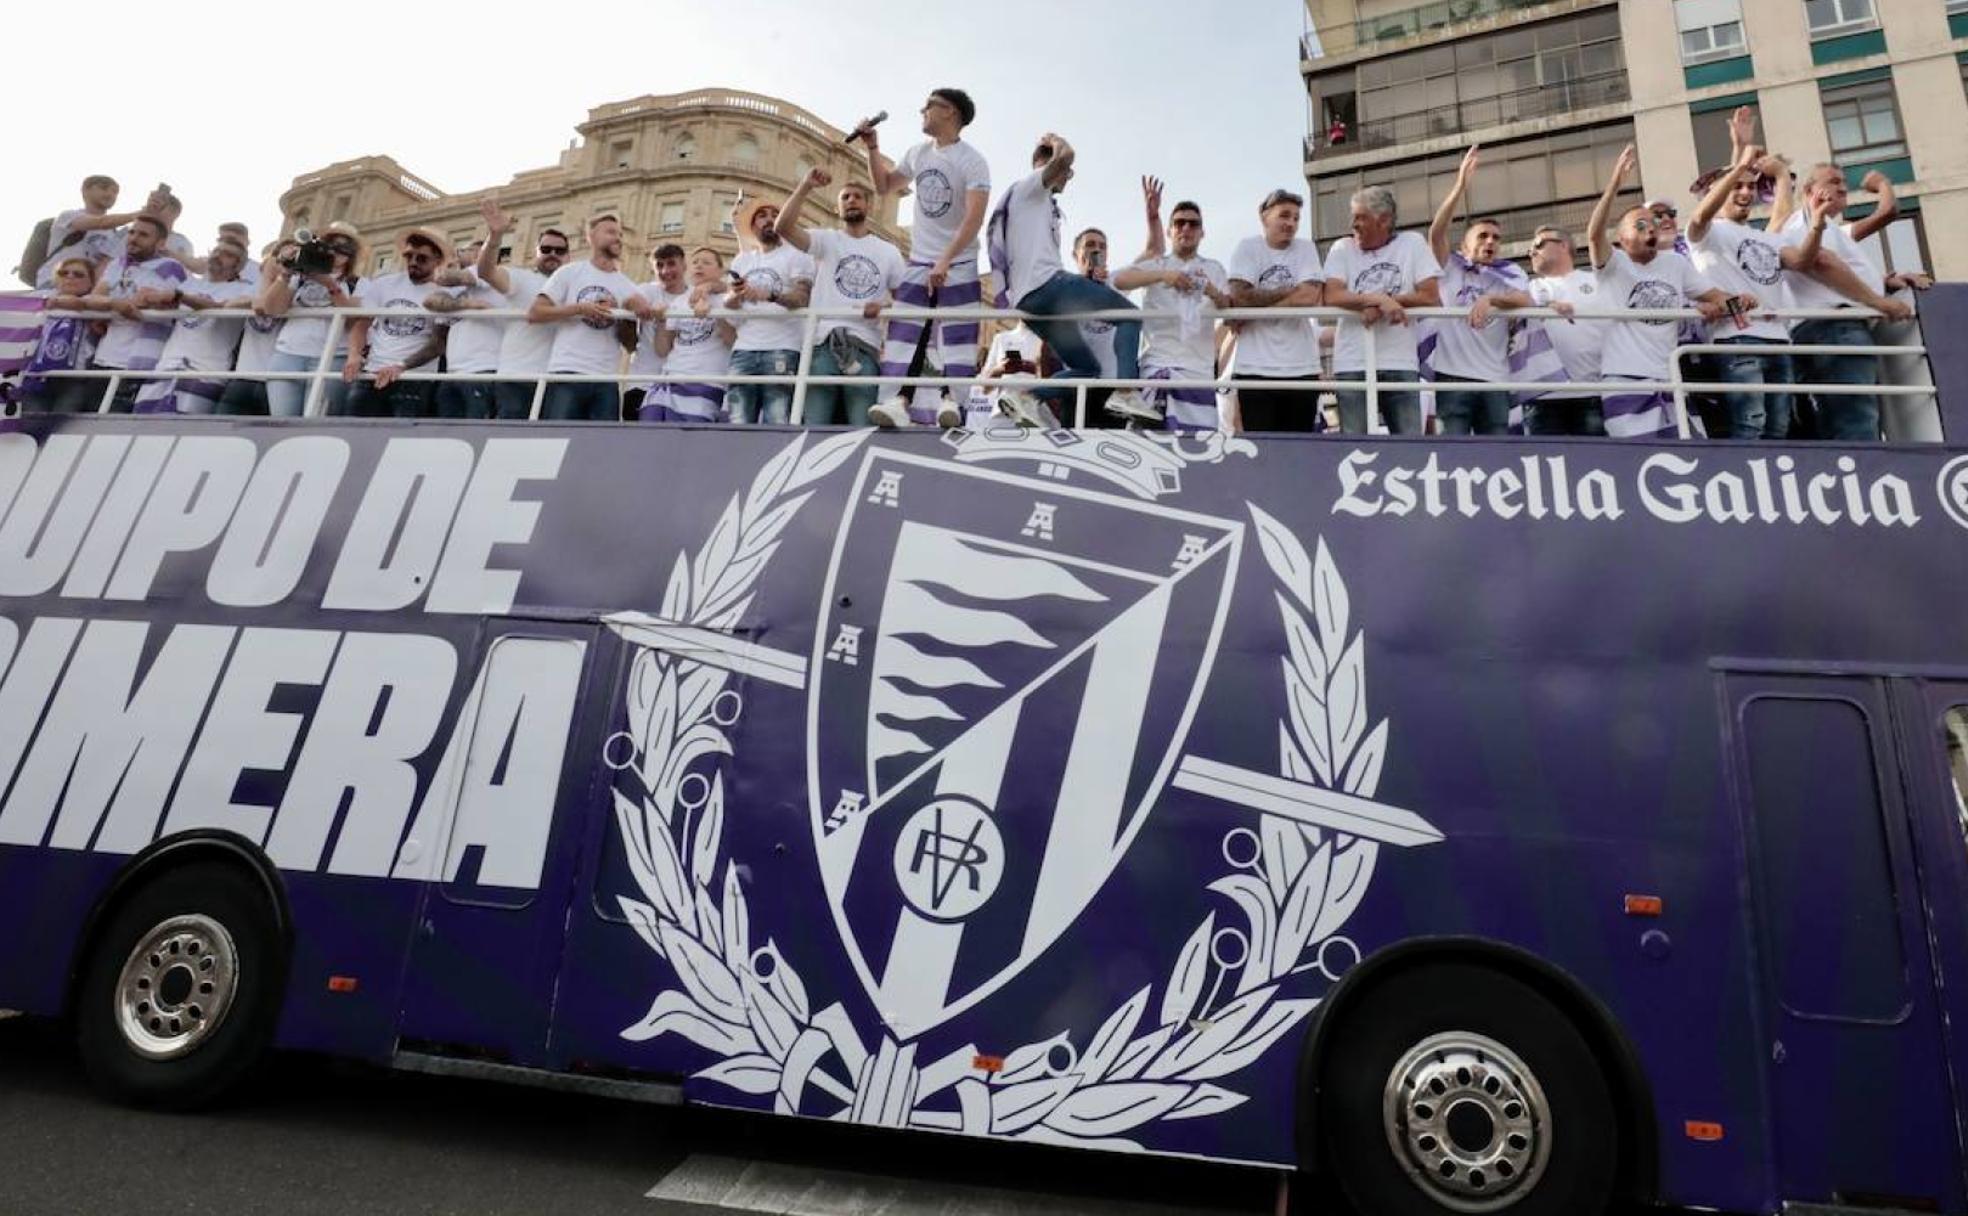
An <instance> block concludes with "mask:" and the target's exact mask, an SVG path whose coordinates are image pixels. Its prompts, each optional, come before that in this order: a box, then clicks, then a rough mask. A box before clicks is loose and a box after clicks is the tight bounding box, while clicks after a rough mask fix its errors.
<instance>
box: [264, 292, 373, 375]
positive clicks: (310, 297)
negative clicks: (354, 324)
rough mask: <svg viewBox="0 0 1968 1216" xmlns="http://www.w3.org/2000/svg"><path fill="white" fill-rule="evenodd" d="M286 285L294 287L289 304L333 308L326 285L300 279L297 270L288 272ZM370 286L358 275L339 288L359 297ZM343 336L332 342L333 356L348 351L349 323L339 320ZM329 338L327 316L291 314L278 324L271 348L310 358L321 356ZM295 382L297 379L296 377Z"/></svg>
mask: <svg viewBox="0 0 1968 1216" xmlns="http://www.w3.org/2000/svg"><path fill="white" fill-rule="evenodd" d="M287 285H288V286H289V287H291V288H293V291H294V302H293V304H291V305H290V306H289V307H292V308H333V307H334V306H335V298H334V297H333V296H332V295H330V294H329V293H328V289H327V288H326V287H324V286H322V285H321V284H320V283H319V282H317V281H316V280H314V279H303V278H301V276H299V275H297V274H290V275H288V276H287ZM368 289H369V284H368V280H366V279H357V280H356V281H355V282H354V283H353V284H351V283H347V282H344V283H343V284H342V291H343V292H344V293H346V294H347V295H348V296H349V298H350V299H354V300H360V299H361V298H362V293H363V292H365V291H367V290H368ZM342 335H343V336H342V337H341V338H340V339H339V340H337V341H336V343H335V357H336V358H340V357H342V356H343V355H346V354H347V353H348V336H347V335H348V323H347V321H344V322H343V323H342ZM327 340H328V318H326V317H292V318H289V319H288V321H287V323H286V324H285V325H283V326H281V327H280V337H279V338H278V339H276V340H275V342H274V349H275V350H277V351H279V352H280V353H281V354H283V355H303V356H305V357H307V358H309V359H319V358H320V357H321V344H322V343H323V342H326V341H327ZM297 383H298V381H297Z"/></svg>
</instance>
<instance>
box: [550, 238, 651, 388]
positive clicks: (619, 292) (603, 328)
mask: <svg viewBox="0 0 1968 1216" xmlns="http://www.w3.org/2000/svg"><path fill="white" fill-rule="evenodd" d="M635 292H636V285H635V281H634V280H632V279H630V278H629V276H628V275H625V274H623V273H622V272H621V271H619V270H603V269H601V268H600V267H599V266H596V265H595V264H594V263H593V262H591V261H582V262H569V263H567V265H565V266H562V267H561V268H560V269H559V270H556V271H554V272H553V277H552V278H550V279H548V280H547V281H546V283H545V284H544V285H542V286H541V288H540V294H541V295H543V296H545V297H547V299H549V300H551V301H552V302H553V303H554V304H555V305H556V306H558V307H562V308H565V307H566V306H567V305H569V304H579V303H585V302H587V301H589V300H599V301H600V302H602V303H603V304H606V305H608V306H609V307H610V308H619V307H621V306H622V304H623V302H624V301H626V300H627V299H628V298H629V297H630V296H632V295H634V294H635ZM621 358H622V344H621V343H620V342H618V341H616V339H615V322H613V321H590V320H588V319H587V318H586V317H570V318H568V319H567V320H565V321H562V322H561V323H560V325H559V332H558V333H556V334H554V340H553V351H552V353H550V354H549V355H548V356H547V370H548V371H550V372H573V373H575V374H576V375H583V376H606V375H608V374H610V373H612V372H613V371H614V370H615V369H616V368H617V367H619V366H620V365H621Z"/></svg>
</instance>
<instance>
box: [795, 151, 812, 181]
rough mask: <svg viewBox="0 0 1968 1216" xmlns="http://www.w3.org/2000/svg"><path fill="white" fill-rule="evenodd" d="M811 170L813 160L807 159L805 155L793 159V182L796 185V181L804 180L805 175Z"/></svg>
mask: <svg viewBox="0 0 1968 1216" xmlns="http://www.w3.org/2000/svg"><path fill="white" fill-rule="evenodd" d="M811 172H813V162H812V161H810V160H808V159H807V158H806V157H804V156H802V157H800V158H799V159H798V160H796V161H794V162H793V182H794V184H795V185H797V184H798V183H800V182H803V181H805V180H806V175H807V174H809V173H811Z"/></svg>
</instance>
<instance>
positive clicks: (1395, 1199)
mask: <svg viewBox="0 0 1968 1216" xmlns="http://www.w3.org/2000/svg"><path fill="white" fill-rule="evenodd" d="M1342 1016H1343V1017H1344V1021H1342V1022H1341V1023H1340V1024H1339V1025H1337V1026H1335V1027H1334V1028H1333V1030H1332V1037H1331V1039H1330V1040H1329V1042H1328V1044H1327V1049H1326V1051H1325V1053H1324V1063H1323V1065H1322V1068H1321V1073H1320V1077H1319V1092H1318V1094H1317V1097H1316V1100H1317V1102H1318V1128H1319V1132H1320V1136H1321V1141H1322V1143H1321V1146H1320V1148H1321V1153H1322V1160H1323V1164H1324V1167H1325V1170H1326V1172H1327V1173H1328V1174H1329V1176H1330V1177H1331V1178H1332V1179H1333V1181H1335V1182H1337V1184H1338V1186H1339V1188H1340V1189H1341V1190H1342V1191H1343V1192H1344V1193H1345V1195H1346V1197H1347V1199H1348V1200H1349V1201H1350V1202H1351V1203H1352V1205H1353V1207H1354V1209H1355V1210H1356V1211H1357V1212H1359V1213H1362V1214H1363V1216H1454V1214H1456V1213H1458V1212H1461V1211H1466V1210H1468V1209H1462V1208H1457V1207H1453V1206H1450V1204H1449V1203H1448V1202H1445V1189H1444V1185H1443V1184H1440V1183H1438V1182H1436V1181H1434V1180H1433V1179H1431V1180H1430V1181H1429V1182H1427V1183H1424V1182H1423V1181H1421V1180H1420V1179H1419V1178H1418V1177H1416V1176H1414V1175H1412V1174H1410V1172H1409V1162H1410V1161H1411V1160H1412V1159H1413V1158H1412V1157H1411V1156H1410V1155H1409V1154H1408V1153H1406V1152H1404V1151H1402V1150H1397V1148H1396V1147H1395V1145H1394V1143H1392V1141H1391V1139H1390V1136H1389V1133H1388V1126H1387V1119H1386V1117H1385V1114H1384V1110H1383V1097H1384V1095H1385V1093H1386V1091H1387V1089H1388V1085H1389V1079H1390V1077H1392V1076H1393V1075H1394V1071H1395V1069H1396V1068H1397V1067H1398V1066H1400V1065H1401V1064H1402V1062H1403V1061H1404V1059H1405V1058H1407V1057H1408V1056H1409V1053H1410V1052H1411V1051H1412V1050H1413V1049H1415V1048H1417V1047H1418V1046H1420V1045H1421V1044H1423V1043H1424V1042H1426V1041H1428V1040H1430V1039H1431V1038H1433V1037H1434V1036H1438V1035H1445V1034H1456V1033H1461V1034H1468V1035H1474V1036H1481V1037H1482V1038H1484V1039H1488V1040H1491V1041H1492V1043H1494V1044H1495V1045H1498V1046H1501V1047H1502V1048H1504V1049H1505V1050H1506V1051H1507V1052H1508V1053H1509V1054H1510V1055H1514V1056H1515V1057H1516V1059H1517V1062H1518V1063H1521V1065H1522V1066H1523V1069H1524V1070H1525V1071H1527V1072H1528V1073H1529V1074H1530V1077H1531V1078H1532V1079H1534V1081H1535V1083H1536V1086H1537V1087H1538V1088H1539V1089H1540V1090H1542V1095H1543V1100H1544V1112H1545V1114H1546V1119H1545V1121H1544V1122H1543V1123H1542V1125H1541V1126H1542V1128H1543V1134H1544V1135H1545V1137H1546V1139H1545V1143H1546V1144H1548V1155H1546V1156H1545V1157H1544V1160H1543V1164H1542V1166H1541V1172H1535V1171H1532V1170H1525V1171H1523V1172H1521V1173H1513V1179H1514V1180H1513V1179H1505V1180H1503V1181H1501V1182H1499V1181H1498V1180H1497V1174H1496V1172H1495V1171H1494V1170H1493V1171H1492V1172H1491V1173H1490V1175H1489V1177H1488V1178H1487V1179H1485V1181H1486V1183H1487V1184H1489V1185H1490V1186H1492V1187H1497V1186H1501V1187H1502V1188H1503V1189H1501V1190H1493V1191H1492V1192H1491V1193H1490V1194H1489V1195H1488V1196H1487V1197H1485V1198H1484V1199H1481V1200H1478V1202H1485V1203H1499V1202H1500V1200H1502V1199H1506V1198H1507V1199H1509V1202H1508V1203H1504V1204H1501V1206H1497V1207H1494V1208H1492V1209H1490V1210H1492V1211H1495V1212H1498V1213H1508V1216H1597V1214H1599V1213H1604V1212H1605V1211H1606V1210H1607V1209H1608V1208H1609V1206H1610V1205H1611V1203H1612V1198H1613V1191H1614V1185H1615V1179H1616V1172H1617V1163H1618V1161H1619V1157H1620V1145H1619V1143H1618V1140H1619V1134H1618V1124H1617V1121H1616V1119H1615V1117H1614V1112H1613V1102H1612V1094H1611V1091H1610V1088H1609V1086H1608V1085H1607V1082H1606V1077H1605V1074H1604V1073H1603V1071H1602V1070H1601V1068H1600V1066H1599V1062H1598V1060H1597V1059H1596V1058H1595V1057H1594V1056H1593V1054H1592V1049H1591V1048H1590V1047H1589V1046H1588V1045H1587V1044H1586V1041H1585V1039H1584V1037H1583V1036H1582V1035H1581V1034H1580V1033H1579V1031H1578V1028H1577V1027H1576V1026H1574V1025H1573V1024H1572V1022H1571V1020H1570V1019H1569V1018H1567V1017H1566V1016H1565V1015H1564V1014H1563V1013H1561V1012H1560V1011H1559V1010H1558V1009H1557V1008H1556V1007H1554V1006H1553V1005H1552V1004H1551V1003H1550V1002H1549V1001H1547V1000H1545V999H1544V998H1543V997H1542V996H1540V995H1539V994H1538V993H1537V991H1536V990H1534V989H1533V988H1531V987H1530V986H1528V985H1526V984H1524V983H1522V982H1521V981H1519V980H1516V979H1514V978H1512V977H1510V976H1508V975H1504V974H1501V973H1499V972H1497V971H1493V970H1490V969H1488V968H1485V967H1481V966H1477V965H1473V964H1461V963H1449V964H1438V965H1431V966H1427V967H1422V968H1417V969H1415V970H1412V971H1408V972H1404V973H1401V974H1397V975H1393V976H1390V977H1388V978H1387V979H1385V980H1382V981H1379V982H1377V983H1376V984H1375V985H1374V987H1373V988H1371V989H1370V990H1368V991H1367V992H1365V993H1362V994H1361V996H1360V999H1359V1000H1358V1001H1357V1002H1356V1003H1354V1004H1352V1005H1350V1006H1348V1007H1347V1008H1346V1009H1345V1010H1344V1011H1343V1013H1342ZM1399 1105H1401V1107H1402V1109H1403V1110H1404V1111H1405V1110H1406V1109H1407V1107H1406V1104H1405V1103H1402V1104H1399ZM1479 1126H1480V1125H1479ZM1489 1126H1490V1128H1491V1129H1492V1134H1494V1135H1498V1136H1500V1135H1501V1133H1502V1128H1501V1127H1500V1126H1498V1125H1496V1124H1490V1125H1489ZM1533 1143H1535V1140H1534V1141H1533ZM1416 1168H1420V1167H1419V1165H1417V1167H1416ZM1533 1175H1534V1176H1533ZM1527 1177H1528V1178H1531V1179H1532V1180H1531V1181H1530V1182H1528V1183H1526V1182H1525V1181H1524V1180H1525V1178H1527ZM1462 1178H1463V1181H1464V1185H1465V1186H1466V1185H1467V1181H1468V1178H1469V1173H1468V1171H1467V1170H1466V1169H1465V1170H1464V1171H1463V1173H1462ZM1464 1193H1465V1194H1467V1192H1466V1191H1465V1192H1464Z"/></svg>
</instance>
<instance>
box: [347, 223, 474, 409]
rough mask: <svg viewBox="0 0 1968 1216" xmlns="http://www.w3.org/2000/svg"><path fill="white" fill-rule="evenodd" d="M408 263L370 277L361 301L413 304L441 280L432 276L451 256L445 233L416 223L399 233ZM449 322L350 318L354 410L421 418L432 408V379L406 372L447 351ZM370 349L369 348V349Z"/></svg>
mask: <svg viewBox="0 0 1968 1216" xmlns="http://www.w3.org/2000/svg"><path fill="white" fill-rule="evenodd" d="M396 252H397V257H398V258H399V260H401V261H402V263H403V269H402V270H399V271H397V272H395V273H394V274H384V275H377V276H376V277H375V278H373V279H365V280H364V281H363V284H362V291H361V294H360V295H359V296H358V302H359V303H360V304H361V305H362V307H364V308H390V309H404V308H414V309H417V310H418V311H419V312H421V311H423V307H424V298H425V297H426V296H428V295H429V294H430V293H431V288H432V287H434V286H436V284H435V283H434V282H433V281H432V276H434V275H436V274H437V272H438V270H439V269H440V268H441V267H442V266H443V265H444V264H445V263H446V262H449V261H450V260H451V248H450V245H449V244H448V243H447V242H446V241H445V239H444V237H443V236H442V235H440V234H439V233H437V232H435V231H433V230H432V229H429V228H412V229H411V230H410V231H408V232H406V233H404V234H403V235H402V236H400V237H398V238H397V241H396ZM445 330H446V325H445V323H444V322H440V321H438V320H436V319H434V318H432V317H427V316H417V317H356V318H354V319H353V320H351V321H350V322H349V348H348V358H347V359H346V360H344V361H343V363H342V381H343V383H345V384H347V385H349V386H350V388H349V413H350V414H352V415H354V416H355V417H357V418H390V417H395V418H422V417H423V416H424V415H426V414H428V413H429V412H430V403H431V389H432V385H431V382H430V381H428V380H404V379H402V378H401V377H402V376H403V373H404V372H407V371H410V370H411V369H413V368H418V367H422V366H424V365H425V364H427V363H433V362H435V361H436V360H437V357H438V356H439V355H441V354H443V353H444V339H445ZM365 351H366V353H365Z"/></svg>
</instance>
